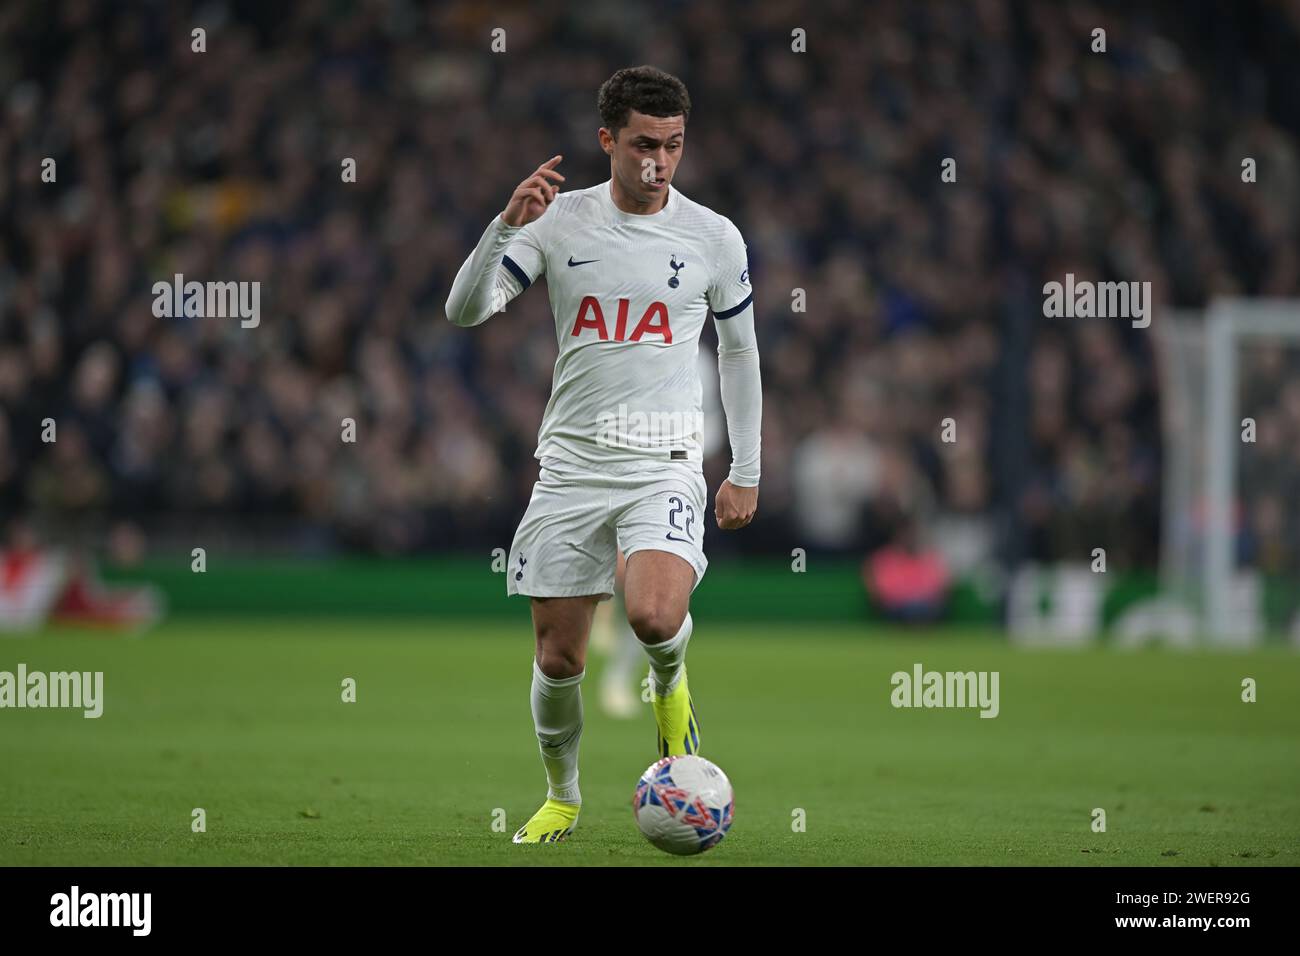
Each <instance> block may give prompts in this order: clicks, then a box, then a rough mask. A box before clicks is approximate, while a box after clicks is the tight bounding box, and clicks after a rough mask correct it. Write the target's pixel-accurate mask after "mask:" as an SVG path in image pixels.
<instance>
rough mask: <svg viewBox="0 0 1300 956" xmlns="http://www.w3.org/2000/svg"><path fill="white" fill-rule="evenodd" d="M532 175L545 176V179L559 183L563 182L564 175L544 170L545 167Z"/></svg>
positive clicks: (552, 170)
mask: <svg viewBox="0 0 1300 956" xmlns="http://www.w3.org/2000/svg"><path fill="white" fill-rule="evenodd" d="M534 175H537V176H545V177H546V178H547V179H554V180H557V181H559V182H564V174H563V173H561V172H560V171H558V170H555V169H546V168H545V167H543V168H542V169H539V170H538V171H537V172H536V173H535V174H534Z"/></svg>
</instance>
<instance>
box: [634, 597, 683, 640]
mask: <svg viewBox="0 0 1300 956" xmlns="http://www.w3.org/2000/svg"><path fill="white" fill-rule="evenodd" d="M685 619H686V612H685V611H677V610H675V609H673V608H667V607H663V606H659V607H656V606H653V605H648V606H644V607H629V608H628V609H627V623H628V624H630V625H631V627H632V631H633V633H635V634H636V636H637V637H638V638H639V639H640V640H641V643H643V644H662V643H663V642H664V641H671V640H672V639H673V637H675V636H676V634H677V632H678V631H679V630H681V627H682V621H684V620H685Z"/></svg>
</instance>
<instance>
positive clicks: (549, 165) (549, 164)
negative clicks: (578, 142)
mask: <svg viewBox="0 0 1300 956" xmlns="http://www.w3.org/2000/svg"><path fill="white" fill-rule="evenodd" d="M562 159H564V156H563V154H560V155H556V156H552V157H551V158H550V159H548V160H547V161H546V162H544V163H542V165H540V166H538V167H537V168H538V169H539V170H542V169H554V168H555V167H556V166H558V165H559V163H560V160H562Z"/></svg>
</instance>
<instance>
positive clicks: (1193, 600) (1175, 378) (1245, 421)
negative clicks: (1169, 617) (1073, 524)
mask: <svg viewBox="0 0 1300 956" xmlns="http://www.w3.org/2000/svg"><path fill="white" fill-rule="evenodd" d="M1165 318H1166V321H1165V322H1164V323H1158V325H1162V326H1163V328H1159V329H1158V335H1159V349H1160V355H1161V400H1162V405H1163V409H1162V412H1163V429H1164V446H1165V447H1164V469H1163V471H1164V477H1163V482H1164V488H1163V496H1164V502H1163V515H1162V532H1161V534H1162V539H1163V540H1162V541H1161V558H1160V562H1161V569H1160V570H1161V580H1162V587H1163V589H1164V591H1165V594H1166V595H1167V596H1169V597H1170V598H1172V599H1174V600H1176V601H1178V602H1179V603H1180V604H1181V605H1183V606H1185V607H1186V608H1187V609H1188V610H1189V611H1191V612H1192V613H1193V614H1194V615H1196V617H1197V619H1198V620H1199V622H1200V630H1201V633H1202V635H1203V637H1204V640H1205V641H1206V643H1208V644H1211V645H1218V646H1243V645H1250V644H1253V643H1256V642H1257V641H1259V640H1261V639H1263V638H1264V636H1265V635H1266V634H1268V633H1276V632H1278V631H1291V632H1292V633H1293V634H1295V633H1296V631H1294V630H1293V628H1294V621H1295V620H1296V615H1295V610H1296V609H1295V606H1294V605H1295V603H1300V561H1298V560H1297V557H1298V556H1300V533H1298V532H1300V521H1297V520H1296V517H1297V516H1296V514H1295V513H1296V512H1297V510H1300V502H1297V501H1295V500H1287V498H1288V495H1287V494H1286V493H1285V492H1283V493H1281V494H1278V493H1275V491H1274V490H1272V489H1270V488H1268V487H1262V486H1256V485H1254V484H1248V483H1244V482H1243V467H1242V463H1243V461H1250V460H1252V459H1250V458H1247V456H1253V457H1254V458H1255V459H1258V458H1259V456H1260V455H1261V454H1262V451H1261V446H1259V445H1257V444H1255V441H1256V430H1257V428H1259V427H1260V426H1261V423H1260V422H1258V421H1256V420H1255V418H1254V417H1253V416H1258V415H1261V414H1267V415H1268V416H1269V418H1270V422H1269V424H1268V426H1267V429H1268V431H1269V432H1270V433H1271V434H1276V433H1277V429H1278V428H1281V427H1284V426H1285V427H1289V428H1294V435H1293V439H1294V440H1295V441H1296V447H1295V449H1294V450H1295V451H1296V452H1297V453H1296V454H1294V455H1284V456H1278V462H1280V463H1281V464H1274V465H1272V466H1271V468H1270V470H1268V477H1269V480H1270V481H1272V482H1273V483H1275V484H1276V483H1279V482H1280V483H1283V484H1285V485H1286V487H1287V488H1300V421H1297V422H1294V423H1290V422H1289V420H1288V421H1285V422H1284V421H1283V416H1280V415H1278V414H1276V413H1275V412H1274V411H1272V410H1269V408H1268V406H1266V405H1265V406H1261V405H1260V394H1261V389H1262V391H1263V394H1264V395H1269V394H1271V392H1270V391H1269V388H1270V386H1271V385H1272V384H1273V383H1274V382H1279V383H1282V384H1283V386H1284V387H1285V388H1288V389H1289V388H1292V387H1293V388H1294V389H1296V390H1297V394H1300V300H1283V299H1221V300H1216V301H1215V302H1213V303H1212V304H1211V305H1210V308H1209V309H1208V310H1207V311H1206V312H1205V313H1204V314H1201V313H1195V312H1182V311H1176V312H1171V313H1167V314H1166V316H1165ZM1260 350H1263V352H1268V353H1271V354H1268V355H1267V356H1265V357H1266V358H1267V362H1257V360H1258V359H1259V358H1260V355H1262V354H1263V352H1260V354H1255V353H1256V352H1259V351H1260ZM1244 364H1245V365H1249V366H1250V367H1247V368H1243V365H1244ZM1255 364H1259V365H1261V366H1262V367H1267V368H1268V369H1269V370H1270V376H1271V377H1270V378H1268V379H1267V380H1263V381H1260V380H1257V379H1256V377H1255V373H1256V369H1255ZM1244 393H1252V394H1253V396H1254V397H1253V400H1252V401H1247V400H1246V398H1245V397H1244ZM1279 397H1282V396H1279ZM1261 409H1263V412H1261ZM1287 434H1291V433H1289V432H1288V433H1287ZM1279 469H1282V470H1281V471H1279ZM1256 470H1259V469H1256ZM1261 480H1262V479H1261ZM1262 497H1267V499H1268V500H1267V501H1263V502H1261V498H1262ZM1279 499H1280V501H1281V504H1280V505H1279V504H1278V500H1279ZM1265 506H1267V507H1265ZM1288 512H1289V513H1288ZM1261 516H1263V517H1261ZM1257 520H1268V521H1269V522H1270V524H1269V529H1268V530H1271V531H1272V532H1273V539H1276V540H1277V541H1280V542H1282V545H1280V546H1279V547H1277V548H1274V549H1273V551H1274V552H1277V553H1276V554H1274V555H1273V556H1272V557H1271V558H1270V560H1269V562H1267V566H1264V565H1262V564H1261V563H1259V562H1257V561H1256V560H1255V558H1253V557H1252V555H1251V549H1252V547H1257V546H1258V542H1259V540H1260V539H1261V538H1262V534H1260V533H1259V531H1260V529H1259V528H1257V527H1256V523H1257ZM1243 543H1244V545H1245V546H1244V547H1243V546H1242V545H1243ZM1288 592H1290V593H1293V594H1295V595H1296V597H1295V599H1294V601H1293V600H1292V599H1291V598H1289V597H1288V596H1287V594H1288ZM1279 594H1280V595H1281V596H1282V600H1281V601H1278V600H1274V599H1273V597H1275V596H1277V595H1279Z"/></svg>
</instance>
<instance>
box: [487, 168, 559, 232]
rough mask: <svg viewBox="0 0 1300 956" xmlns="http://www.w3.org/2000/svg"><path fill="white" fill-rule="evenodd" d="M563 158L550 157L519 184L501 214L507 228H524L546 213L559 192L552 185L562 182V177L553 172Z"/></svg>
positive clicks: (556, 186) (555, 186)
mask: <svg viewBox="0 0 1300 956" xmlns="http://www.w3.org/2000/svg"><path fill="white" fill-rule="evenodd" d="M563 158H564V157H563V156H552V157H551V158H550V159H548V160H547V161H546V162H544V163H542V165H540V166H538V167H537V171H536V172H534V173H533V174H532V175H531V176H529V177H528V178H527V179H525V180H524V181H523V182H522V183H520V184H519V186H518V187H517V188H516V189H515V192H514V195H513V196H511V197H510V202H508V203H506V208H505V209H504V210H502V212H501V221H502V222H504V223H505V224H506V225H507V226H526V225H528V224H529V223H530V222H532V221H533V220H534V219H537V218H539V217H540V216H541V215H542V213H544V212H546V207H547V206H549V205H550V204H551V202H552V201H553V200H554V199H555V197H556V195H557V194H558V193H559V192H560V187H559V186H558V185H554V184H556V183H562V182H564V177H563V176H561V175H560V174H559V173H558V172H556V171H555V167H556V166H558V165H559V164H560V160H562V159H563Z"/></svg>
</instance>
